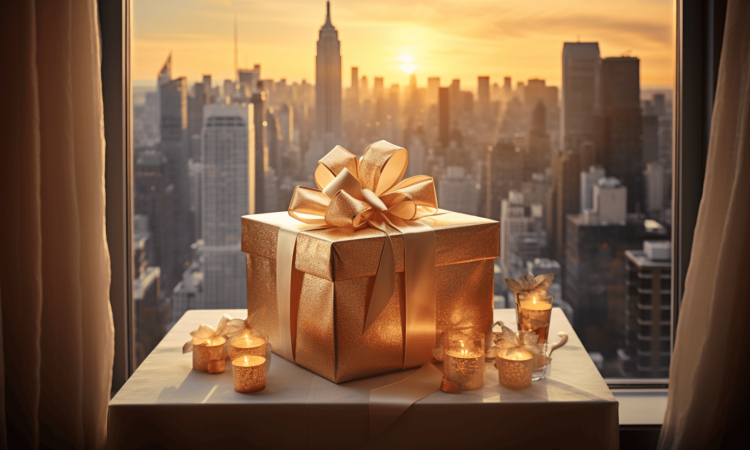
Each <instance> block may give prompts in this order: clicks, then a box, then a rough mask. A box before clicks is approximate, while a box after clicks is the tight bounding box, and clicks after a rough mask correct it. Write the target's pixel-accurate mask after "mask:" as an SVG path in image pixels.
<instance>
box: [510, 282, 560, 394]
mask: <svg viewBox="0 0 750 450" xmlns="http://www.w3.org/2000/svg"><path fill="white" fill-rule="evenodd" d="M516 313H517V317H518V329H519V330H522V331H528V332H529V333H534V334H536V335H537V336H539V339H538V340H537V343H538V344H539V345H541V346H542V349H543V350H544V354H545V355H546V354H547V339H548V338H549V324H550V318H551V317H552V294H550V293H549V292H546V291H531V292H521V293H519V294H518V298H517V301H516ZM539 359H540V358H537V359H536V360H535V364H534V366H535V370H534V373H533V375H532V377H531V378H532V379H533V380H534V381H536V380H541V379H543V378H544V377H545V376H546V374H547V366H545V365H544V364H542V362H543V361H540V360H539ZM541 359H544V358H541Z"/></svg>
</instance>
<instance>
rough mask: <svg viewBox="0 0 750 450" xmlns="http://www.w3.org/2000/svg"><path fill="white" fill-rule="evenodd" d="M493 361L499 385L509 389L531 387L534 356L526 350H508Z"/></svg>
mask: <svg viewBox="0 0 750 450" xmlns="http://www.w3.org/2000/svg"><path fill="white" fill-rule="evenodd" d="M497 356H498V357H497V359H495V367H497V372H498V377H499V379H500V385H502V386H505V387H508V388H511V389H523V388H527V387H529V386H531V374H532V372H533V371H534V355H533V354H532V353H531V352H527V351H526V350H519V349H509V350H506V351H501V353H500V354H499V355H497Z"/></svg>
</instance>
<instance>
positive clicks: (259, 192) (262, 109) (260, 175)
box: [250, 91, 272, 214]
mask: <svg viewBox="0 0 750 450" xmlns="http://www.w3.org/2000/svg"><path fill="white" fill-rule="evenodd" d="M250 102H251V104H252V105H253V129H254V130H255V132H254V139H255V144H254V145H253V148H254V153H255V165H254V170H255V178H254V181H253V187H254V190H253V196H254V203H253V204H254V212H253V213H254V214H260V213H265V212H272V211H267V210H266V206H265V198H266V182H265V173H266V171H267V170H268V129H267V127H268V122H267V121H266V93H265V92H263V91H259V92H256V93H254V94H253V95H252V97H251V98H250Z"/></svg>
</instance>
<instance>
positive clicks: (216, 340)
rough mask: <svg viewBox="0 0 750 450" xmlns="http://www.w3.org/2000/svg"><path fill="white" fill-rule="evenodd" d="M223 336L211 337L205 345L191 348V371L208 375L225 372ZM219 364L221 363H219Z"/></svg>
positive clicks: (224, 339) (224, 341)
mask: <svg viewBox="0 0 750 450" xmlns="http://www.w3.org/2000/svg"><path fill="white" fill-rule="evenodd" d="M226 342H227V339H226V338H225V337H223V336H217V337H212V338H210V339H207V340H206V342H205V343H203V344H200V345H194V346H193V370H197V371H199V372H208V373H222V372H224V370H225V367H226V365H225V363H224V344H225V343H226ZM219 362H221V363H219Z"/></svg>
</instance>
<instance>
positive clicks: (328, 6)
mask: <svg viewBox="0 0 750 450" xmlns="http://www.w3.org/2000/svg"><path fill="white" fill-rule="evenodd" d="M329 25H330V26H333V24H332V23H331V2H326V23H325V25H323V26H329Z"/></svg>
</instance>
